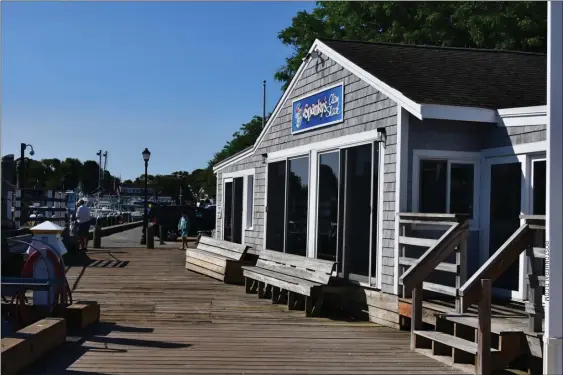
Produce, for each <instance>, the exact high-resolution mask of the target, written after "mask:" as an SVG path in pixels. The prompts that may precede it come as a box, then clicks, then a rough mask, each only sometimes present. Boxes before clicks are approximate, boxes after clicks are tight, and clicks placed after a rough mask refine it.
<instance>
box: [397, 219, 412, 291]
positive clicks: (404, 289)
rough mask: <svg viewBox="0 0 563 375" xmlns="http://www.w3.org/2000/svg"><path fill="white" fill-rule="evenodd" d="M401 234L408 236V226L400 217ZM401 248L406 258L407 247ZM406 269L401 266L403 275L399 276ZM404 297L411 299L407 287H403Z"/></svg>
mask: <svg viewBox="0 0 563 375" xmlns="http://www.w3.org/2000/svg"><path fill="white" fill-rule="evenodd" d="M399 232H400V235H401V236H406V235H407V224H404V223H401V217H399ZM399 246H400V247H401V248H400V254H401V257H404V258H406V257H407V245H399ZM405 268H406V267H404V266H401V265H399V269H400V271H401V274H400V275H399V277H400V276H401V275H402V274H403V273H404V272H405ZM402 295H403V298H410V297H411V292H410V291H408V290H407V288H405V286H404V285H403V290H402Z"/></svg>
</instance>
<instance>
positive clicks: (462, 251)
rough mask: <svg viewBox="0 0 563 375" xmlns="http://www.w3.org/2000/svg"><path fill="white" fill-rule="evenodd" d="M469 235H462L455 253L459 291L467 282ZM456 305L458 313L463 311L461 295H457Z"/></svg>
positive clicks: (457, 287)
mask: <svg viewBox="0 0 563 375" xmlns="http://www.w3.org/2000/svg"><path fill="white" fill-rule="evenodd" d="M468 237H469V234H468V235H467V236H463V237H462V239H461V242H460V243H459V246H458V247H457V250H456V255H455V262H456V265H457V269H458V274H457V275H456V278H455V287H456V289H457V290H458V292H459V289H460V288H461V287H462V286H463V284H465V282H466V281H467V238H468ZM458 294H459V293H458ZM455 306H456V311H457V312H458V313H462V312H463V306H462V303H461V299H460V298H459V295H457V296H456V300H455Z"/></svg>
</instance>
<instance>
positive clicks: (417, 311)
mask: <svg viewBox="0 0 563 375" xmlns="http://www.w3.org/2000/svg"><path fill="white" fill-rule="evenodd" d="M421 329H422V283H420V284H418V285H416V286H415V287H414V288H413V290H412V302H411V350H414V349H416V335H415V333H414V331H419V330H421Z"/></svg>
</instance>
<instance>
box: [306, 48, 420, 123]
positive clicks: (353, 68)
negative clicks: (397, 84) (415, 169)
mask: <svg viewBox="0 0 563 375" xmlns="http://www.w3.org/2000/svg"><path fill="white" fill-rule="evenodd" d="M314 44H316V45H318V48H317V49H318V50H319V51H321V52H323V53H325V54H327V55H328V56H329V57H330V58H331V59H332V60H333V61H334V62H336V63H337V64H338V65H340V66H341V67H343V68H344V69H346V70H348V71H349V72H350V73H352V74H354V75H355V76H357V77H359V78H361V79H362V80H363V81H364V82H366V83H369V84H370V85H371V86H373V87H374V88H376V89H377V90H379V91H381V93H383V94H384V95H385V96H387V97H388V98H389V99H391V100H393V101H394V102H395V103H397V104H398V105H400V106H401V107H403V108H404V109H406V110H407V111H409V112H410V113H411V114H412V115H413V116H415V117H417V118H418V119H420V120H422V115H421V113H420V112H421V105H420V104H418V103H416V102H414V101H412V100H411V99H409V98H407V97H406V96H404V95H403V94H402V93H401V92H400V91H398V90H395V89H394V88H392V87H391V86H389V85H387V84H386V83H384V82H383V81H381V80H379V79H377V78H376V77H375V76H373V75H372V74H371V73H368V72H366V71H365V70H364V69H362V68H360V67H359V66H358V65H356V64H354V63H353V62H352V61H350V60H348V59H347V58H345V57H344V56H342V55H341V54H339V53H338V52H336V51H335V50H333V49H332V48H330V47H329V46H327V45H326V44H324V43H323V42H321V41H320V40H316V41H315V43H314Z"/></svg>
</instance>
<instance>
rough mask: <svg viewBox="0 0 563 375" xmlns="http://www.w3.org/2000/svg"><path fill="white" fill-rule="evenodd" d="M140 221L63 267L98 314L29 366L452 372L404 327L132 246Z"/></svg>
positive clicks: (49, 370) (103, 370) (94, 370)
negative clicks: (339, 312) (297, 300)
mask: <svg viewBox="0 0 563 375" xmlns="http://www.w3.org/2000/svg"><path fill="white" fill-rule="evenodd" d="M139 234H140V233H139V229H135V230H131V231H127V232H122V233H119V234H115V235H112V236H110V237H107V238H105V239H104V241H105V242H104V249H101V250H91V251H88V254H87V257H83V258H82V259H77V260H76V261H74V262H72V263H71V264H70V265H69V266H68V270H67V275H68V280H69V285H70V286H71V288H72V290H73V296H74V300H75V301H80V300H96V301H98V302H99V304H100V305H101V322H100V323H99V324H98V325H97V326H96V327H95V328H94V329H93V330H92V331H91V332H89V333H88V334H87V335H86V336H85V337H84V338H72V337H70V338H68V339H67V343H65V344H64V345H63V346H62V347H60V348H59V349H57V350H56V351H54V352H52V354H50V355H49V357H48V358H47V359H45V360H42V361H41V362H39V363H38V364H37V365H36V366H34V367H33V368H31V369H29V370H28V371H25V373H33V374H61V375H62V374H75V375H78V374H163V373H177V374H389V373H393V374H420V373H429V374H430V373H432V374H458V373H460V372H459V371H458V370H456V369H453V368H451V367H449V366H447V365H444V364H443V363H441V362H438V361H435V360H433V359H431V358H428V357H426V356H423V355H420V354H418V353H415V352H412V351H410V349H409V340H410V335H409V333H408V332H403V331H398V330H394V329H391V328H386V327H382V326H378V325H376V324H373V323H368V322H346V321H342V320H331V319H328V318H306V317H305V316H304V313H303V312H302V311H287V310H286V309H285V308H284V306H282V305H273V304H272V303H271V301H270V300H265V299H258V298H256V295H252V294H245V290H244V287H242V286H236V285H226V284H223V283H221V282H219V281H216V280H213V279H211V278H208V277H205V276H203V275H199V274H197V273H193V272H190V271H187V270H186V269H185V267H184V266H185V252H183V251H180V250H178V247H179V246H178V245H179V244H178V243H172V244H167V245H158V244H156V248H155V249H153V250H147V249H144V248H141V247H140V246H139V245H138V242H139V241H138V240H139Z"/></svg>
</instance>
